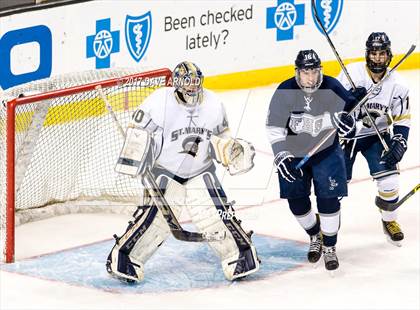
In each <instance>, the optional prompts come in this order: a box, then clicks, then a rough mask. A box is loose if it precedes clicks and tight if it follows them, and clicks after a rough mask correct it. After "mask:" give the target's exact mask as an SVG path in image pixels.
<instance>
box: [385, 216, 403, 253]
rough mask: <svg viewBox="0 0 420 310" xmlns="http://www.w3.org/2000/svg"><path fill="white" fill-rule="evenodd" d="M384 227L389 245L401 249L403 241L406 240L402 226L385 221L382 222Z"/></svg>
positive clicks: (394, 222)
mask: <svg viewBox="0 0 420 310" xmlns="http://www.w3.org/2000/svg"><path fill="white" fill-rule="evenodd" d="M382 227H383V230H384V234H385V236H386V238H387V240H388V242H389V243H391V244H392V245H395V246H397V247H400V246H401V245H402V244H401V241H402V240H403V239H404V233H403V232H402V230H401V228H400V225H398V223H397V222H396V221H390V222H387V221H384V220H382Z"/></svg>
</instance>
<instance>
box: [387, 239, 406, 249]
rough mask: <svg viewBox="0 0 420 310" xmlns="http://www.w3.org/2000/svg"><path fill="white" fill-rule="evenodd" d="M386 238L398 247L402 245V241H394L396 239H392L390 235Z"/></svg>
mask: <svg viewBox="0 0 420 310" xmlns="http://www.w3.org/2000/svg"><path fill="white" fill-rule="evenodd" d="M386 240H387V241H388V242H389V243H391V244H392V245H393V246H396V247H398V248H400V247H402V243H401V241H394V240H392V239H391V237H389V236H386Z"/></svg>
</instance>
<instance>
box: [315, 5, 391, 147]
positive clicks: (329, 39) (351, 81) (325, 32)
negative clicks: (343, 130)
mask: <svg viewBox="0 0 420 310" xmlns="http://www.w3.org/2000/svg"><path fill="white" fill-rule="evenodd" d="M311 2H312V9H313V11H314V16H315V19H316V21H317V22H318V25H319V26H320V27H321V29H322V32H323V33H324V35H325V37H326V38H327V41H328V43H329V45H330V47H331V49H332V51H333V52H334V55H335V58H336V59H337V61H338V63H339V64H340V67H341V70H343V72H344V75H345V76H346V77H347V80H348V81H349V82H350V84H351V88H353V90H356V84H354V82H353V80H352V78H351V77H350V74H349V72H348V71H347V68H346V66H345V65H344V63H343V60H342V59H341V57H340V55H338V52H337V49H336V48H335V46H334V44H333V42H332V40H331V38H330V36H329V35H328V32H327V30H326V29H325V27H324V25H323V24H322V22H321V19H320V18H319V16H318V12H317V10H316V4H315V0H312V1H311ZM362 109H363V111H364V112H365V113H366V115H367V117H368V119H369V121H370V123H371V124H372V127H373V129H374V130H375V132H376V135H377V136H378V138H379V140H380V141H381V144H382V146H383V147H384V149H385V151H386V152H388V151H389V147H388V144H386V142H385V140H384V138H383V137H382V135H381V133H380V132H379V129H378V127H377V126H376V124H375V121H374V120H373V119H372V116H371V115H370V113H369V111H368V109H367V108H366V106H365V105H362Z"/></svg>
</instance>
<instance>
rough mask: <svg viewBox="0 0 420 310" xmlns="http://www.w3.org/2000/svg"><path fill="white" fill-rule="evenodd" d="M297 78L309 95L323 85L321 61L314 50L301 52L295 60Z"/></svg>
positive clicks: (300, 85)
mask: <svg viewBox="0 0 420 310" xmlns="http://www.w3.org/2000/svg"><path fill="white" fill-rule="evenodd" d="M295 78H296V82H297V84H298V85H299V87H300V88H301V89H302V90H303V91H304V92H305V93H308V94H311V93H313V92H315V91H316V90H317V89H318V88H319V87H320V86H321V84H322V79H323V76H322V67H321V59H319V57H318V54H317V53H316V52H315V51H314V50H304V51H300V52H299V53H298V55H297V57H296V60H295Z"/></svg>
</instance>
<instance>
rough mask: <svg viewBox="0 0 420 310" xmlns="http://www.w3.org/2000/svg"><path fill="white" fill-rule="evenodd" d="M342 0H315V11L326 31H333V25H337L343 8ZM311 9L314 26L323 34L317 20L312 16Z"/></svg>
mask: <svg viewBox="0 0 420 310" xmlns="http://www.w3.org/2000/svg"><path fill="white" fill-rule="evenodd" d="M343 4H344V0H315V7H316V11H317V12H318V17H319V19H320V20H321V22H322V25H323V26H324V28H325V30H326V31H327V33H330V32H331V31H333V29H334V28H335V26H337V23H338V20H339V19H340V16H341V11H342V10H343ZM311 11H312V18H313V20H314V23H315V26H316V27H317V28H318V30H319V31H320V32H321V33H322V34H323V31H322V29H321V27H320V26H319V25H318V22H317V21H316V19H315V16H314V10H311Z"/></svg>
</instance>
